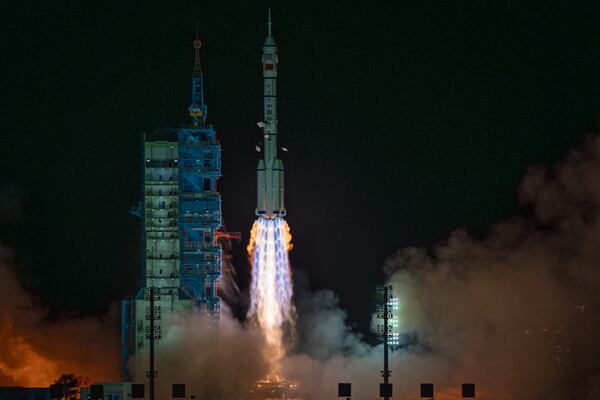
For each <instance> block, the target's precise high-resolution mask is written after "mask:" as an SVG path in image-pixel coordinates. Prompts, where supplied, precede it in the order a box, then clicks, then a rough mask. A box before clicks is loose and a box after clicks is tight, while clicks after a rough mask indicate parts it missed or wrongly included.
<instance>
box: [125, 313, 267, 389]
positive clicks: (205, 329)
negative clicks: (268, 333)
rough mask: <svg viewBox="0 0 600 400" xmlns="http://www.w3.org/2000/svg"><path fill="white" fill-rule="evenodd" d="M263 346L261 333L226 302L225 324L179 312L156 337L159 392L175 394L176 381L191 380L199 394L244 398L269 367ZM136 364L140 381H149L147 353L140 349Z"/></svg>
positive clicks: (191, 386)
mask: <svg viewBox="0 0 600 400" xmlns="http://www.w3.org/2000/svg"><path fill="white" fill-rule="evenodd" d="M263 348H264V341H263V337H262V335H261V333H260V332H258V331H256V330H254V329H252V328H248V327H246V328H244V327H243V326H242V325H241V324H240V322H238V321H237V320H235V319H234V318H232V317H231V316H230V315H229V313H228V311H227V309H226V308H225V307H224V309H223V311H222V316H221V321H220V324H219V326H217V325H216V324H215V322H214V320H211V319H210V318H209V317H203V316H200V315H190V314H187V315H179V316H176V317H175V319H174V320H173V321H172V325H171V328H170V329H169V330H168V331H167V333H166V335H165V336H163V338H161V339H160V340H158V341H157V342H156V360H157V369H158V379H157V387H158V395H159V396H158V398H170V396H171V384H173V383H186V385H187V388H186V389H187V393H188V394H189V395H194V396H196V398H199V399H212V398H239V396H240V395H243V394H246V393H248V390H249V388H250V387H251V386H252V384H254V383H255V382H256V381H257V380H259V379H260V378H263V377H264V376H266V374H267V372H268V365H267V363H266V361H265V360H264V359H263V352H262V349H263ZM130 368H131V370H132V371H133V377H134V380H135V381H137V382H145V381H147V378H146V377H145V376H146V375H145V374H146V371H148V358H147V353H141V354H139V355H136V356H135V357H134V359H133V360H132V362H131V365H130Z"/></svg>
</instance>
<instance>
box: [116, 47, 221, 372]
mask: <svg viewBox="0 0 600 400" xmlns="http://www.w3.org/2000/svg"><path fill="white" fill-rule="evenodd" d="M193 47H194V50H195V64H194V70H193V74H192V99H191V104H190V106H189V115H190V118H191V121H190V122H191V123H190V124H189V125H186V126H183V127H179V128H166V129H158V130H156V131H153V132H151V133H145V134H143V135H142V166H141V168H142V185H141V186H142V200H141V201H140V204H139V206H138V208H137V209H136V210H134V211H133V212H132V213H133V214H134V215H136V216H138V217H140V218H141V220H142V221H143V230H142V247H143V250H142V252H143V253H142V254H143V262H142V266H141V276H140V278H141V279H140V286H141V287H140V290H139V292H138V294H137V295H136V297H135V298H134V299H129V300H124V301H123V302H122V345H121V350H122V358H123V360H122V361H123V363H122V366H123V378H124V379H127V377H128V374H127V370H126V365H127V364H126V363H127V360H128V358H129V357H130V356H131V355H133V354H136V353H140V352H143V351H145V350H147V348H148V345H149V340H150V337H153V338H154V339H155V340H160V338H161V336H162V335H163V333H164V332H165V331H166V330H167V329H168V326H169V324H170V321H171V318H172V317H173V316H174V315H175V314H176V313H181V312H190V311H194V312H202V313H204V314H206V315H208V316H210V317H212V319H211V318H208V320H209V321H211V320H212V321H214V322H218V320H219V317H220V299H219V297H218V294H217V291H218V284H219V280H220V277H221V261H222V258H221V257H222V255H221V246H220V244H219V243H218V240H217V239H218V236H217V232H218V230H219V229H220V227H221V196H220V194H219V192H217V180H218V178H219V177H220V176H221V146H220V144H219V142H218V141H217V138H216V133H215V130H214V128H213V127H212V125H210V124H207V122H206V117H207V106H206V103H205V102H204V79H203V75H202V69H201V65H200V48H201V42H200V40H198V39H197V38H196V40H194V42H193ZM150 288H154V290H153V292H154V310H153V311H154V312H153V313H151V310H150V301H149V300H150V299H149V294H150V290H149V289H150ZM151 315H152V316H153V322H154V324H153V332H150V323H149V319H150V316H151Z"/></svg>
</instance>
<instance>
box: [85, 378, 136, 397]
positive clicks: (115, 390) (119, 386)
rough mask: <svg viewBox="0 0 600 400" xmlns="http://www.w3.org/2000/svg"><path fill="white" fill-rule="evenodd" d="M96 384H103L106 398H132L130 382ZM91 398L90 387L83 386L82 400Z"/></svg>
mask: <svg viewBox="0 0 600 400" xmlns="http://www.w3.org/2000/svg"><path fill="white" fill-rule="evenodd" d="M94 385H102V388H103V390H104V400H132V397H131V383H130V382H101V383H94ZM88 399H90V387H89V386H85V387H82V388H81V400H88Z"/></svg>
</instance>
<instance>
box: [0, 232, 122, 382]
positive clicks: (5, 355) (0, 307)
mask: <svg viewBox="0 0 600 400" xmlns="http://www.w3.org/2000/svg"><path fill="white" fill-rule="evenodd" d="M14 264H15V263H14V256H13V253H12V251H11V250H10V249H9V248H8V247H6V246H4V245H3V244H2V243H0V385H23V386H47V385H49V384H50V383H53V382H54V380H55V379H56V378H58V376H59V375H60V374H62V373H71V372H72V373H75V374H78V375H84V376H88V377H89V378H90V379H93V380H116V379H118V375H119V341H118V334H117V332H118V327H117V326H116V325H115V323H116V321H118V314H117V310H116V308H115V310H113V311H111V312H110V313H109V315H107V316H106V317H105V318H103V319H97V318H91V317H74V316H70V317H64V318H60V319H58V320H54V321H49V320H48V318H47V316H48V314H47V312H46V310H45V309H44V308H43V307H41V306H40V305H39V304H38V302H37V301H36V299H35V298H34V297H33V296H32V295H31V294H30V293H28V292H26V291H25V290H24V289H23V288H22V286H21V285H20V284H19V281H18V279H17V276H16V271H15V265H14Z"/></svg>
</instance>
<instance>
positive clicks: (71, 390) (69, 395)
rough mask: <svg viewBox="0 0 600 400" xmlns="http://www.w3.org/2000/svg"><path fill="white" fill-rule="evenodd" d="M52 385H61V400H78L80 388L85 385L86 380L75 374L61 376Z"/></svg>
mask: <svg viewBox="0 0 600 400" xmlns="http://www.w3.org/2000/svg"><path fill="white" fill-rule="evenodd" d="M54 383H56V384H59V385H63V390H62V393H63V396H62V398H61V400H79V398H80V397H81V387H82V386H86V385H87V383H88V382H87V378H85V377H83V376H77V375H75V374H62V375H61V376H60V377H59V378H58V379H57V380H56V381H55V382H54Z"/></svg>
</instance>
